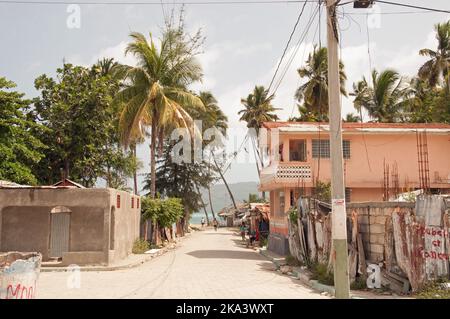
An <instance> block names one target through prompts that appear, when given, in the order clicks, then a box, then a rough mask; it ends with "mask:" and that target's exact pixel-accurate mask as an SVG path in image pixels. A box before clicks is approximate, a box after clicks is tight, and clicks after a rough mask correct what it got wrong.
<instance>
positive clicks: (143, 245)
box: [132, 239, 150, 254]
mask: <svg viewBox="0 0 450 319" xmlns="http://www.w3.org/2000/svg"><path fill="white" fill-rule="evenodd" d="M149 249H150V244H149V243H148V241H146V240H144V239H136V240H135V241H134V243H133V250H132V252H133V254H143V253H145V252H146V251H147V250H149Z"/></svg>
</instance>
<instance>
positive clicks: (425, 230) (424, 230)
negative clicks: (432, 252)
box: [416, 225, 449, 238]
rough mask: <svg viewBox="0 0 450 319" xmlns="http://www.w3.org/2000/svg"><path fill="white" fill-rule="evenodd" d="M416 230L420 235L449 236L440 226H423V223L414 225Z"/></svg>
mask: <svg viewBox="0 0 450 319" xmlns="http://www.w3.org/2000/svg"><path fill="white" fill-rule="evenodd" d="M416 230H417V231H418V232H419V234H420V235H425V234H426V235H430V236H438V237H444V238H447V237H448V236H449V232H448V230H446V229H442V228H433V227H425V226H423V225H416Z"/></svg>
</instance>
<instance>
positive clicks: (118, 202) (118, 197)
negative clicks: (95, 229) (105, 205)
mask: <svg viewBox="0 0 450 319" xmlns="http://www.w3.org/2000/svg"><path fill="white" fill-rule="evenodd" d="M116 207H117V208H120V195H117V204H116Z"/></svg>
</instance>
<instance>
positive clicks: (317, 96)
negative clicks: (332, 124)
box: [295, 47, 347, 122]
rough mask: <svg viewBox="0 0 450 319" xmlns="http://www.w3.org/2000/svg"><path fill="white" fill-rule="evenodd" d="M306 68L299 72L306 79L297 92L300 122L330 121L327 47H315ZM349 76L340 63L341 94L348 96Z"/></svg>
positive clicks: (300, 69)
mask: <svg viewBox="0 0 450 319" xmlns="http://www.w3.org/2000/svg"><path fill="white" fill-rule="evenodd" d="M305 62H306V64H305V66H304V67H301V68H299V69H298V70H297V72H298V75H299V76H300V78H301V79H304V78H305V79H306V82H305V84H303V85H301V86H300V87H299V88H298V89H297V91H296V92H295V98H296V99H297V101H298V103H299V104H298V107H299V108H298V110H299V112H300V118H298V119H296V120H298V121H307V122H321V121H328V116H327V114H328V53H327V48H325V47H320V48H317V47H314V49H313V52H312V53H310V54H309V56H308V59H307V60H306V61H305ZM346 80H347V76H346V75H345V71H344V64H343V63H342V62H339V81H340V83H341V94H342V95H344V96H347V92H346V90H345V81H346Z"/></svg>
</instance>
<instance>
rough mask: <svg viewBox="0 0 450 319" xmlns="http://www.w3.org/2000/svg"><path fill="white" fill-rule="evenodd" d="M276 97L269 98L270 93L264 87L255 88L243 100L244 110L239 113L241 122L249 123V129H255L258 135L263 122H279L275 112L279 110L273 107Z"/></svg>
mask: <svg viewBox="0 0 450 319" xmlns="http://www.w3.org/2000/svg"><path fill="white" fill-rule="evenodd" d="M274 97H275V96H274V95H273V94H272V95H270V96H269V91H268V90H266V89H265V88H264V86H255V88H254V89H253V92H252V93H250V94H249V95H248V96H247V98H245V99H241V103H242V105H244V107H245V108H244V109H242V110H240V111H239V112H238V114H239V115H241V117H240V119H239V120H240V121H245V122H247V127H248V128H253V129H255V131H256V134H257V135H258V133H259V129H260V127H261V125H262V123H263V122H271V121H276V120H278V116H277V115H276V114H274V113H273V112H275V111H277V110H279V109H277V108H275V107H273V105H272V101H273V99H274Z"/></svg>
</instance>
